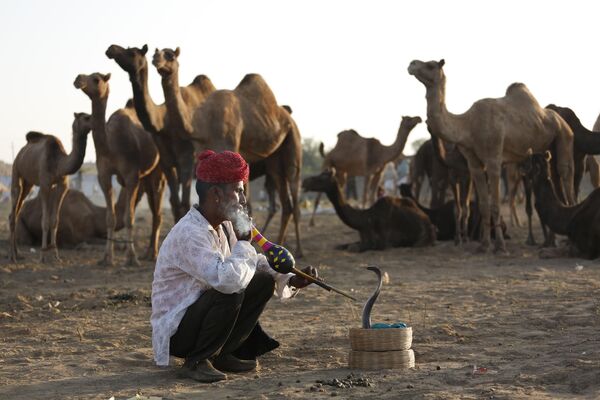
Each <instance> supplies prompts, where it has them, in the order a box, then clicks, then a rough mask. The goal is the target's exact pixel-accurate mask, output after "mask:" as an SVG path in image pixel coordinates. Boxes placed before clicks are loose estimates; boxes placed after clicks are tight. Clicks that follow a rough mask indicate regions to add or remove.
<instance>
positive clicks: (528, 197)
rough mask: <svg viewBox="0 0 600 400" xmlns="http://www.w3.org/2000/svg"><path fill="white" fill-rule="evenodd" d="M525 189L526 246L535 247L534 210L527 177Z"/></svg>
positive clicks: (524, 180) (524, 184)
mask: <svg viewBox="0 0 600 400" xmlns="http://www.w3.org/2000/svg"><path fill="white" fill-rule="evenodd" d="M523 189H524V191H525V213H527V231H528V233H527V241H526V242H525V244H527V245H529V246H535V238H534V237H533V226H532V221H531V217H532V214H533V208H532V207H531V184H530V182H529V180H528V179H527V178H526V177H523Z"/></svg>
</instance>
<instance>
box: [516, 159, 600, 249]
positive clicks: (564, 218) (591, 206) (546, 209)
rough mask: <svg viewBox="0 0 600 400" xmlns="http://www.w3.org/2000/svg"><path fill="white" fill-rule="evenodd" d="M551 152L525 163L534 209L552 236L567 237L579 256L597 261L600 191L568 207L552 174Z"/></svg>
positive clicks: (599, 232)
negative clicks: (559, 193) (532, 194)
mask: <svg viewBox="0 0 600 400" xmlns="http://www.w3.org/2000/svg"><path fill="white" fill-rule="evenodd" d="M550 159H551V155H550V152H546V153H545V154H533V155H532V156H531V157H530V158H529V159H528V160H526V162H525V163H524V165H525V167H524V168H525V169H526V171H527V174H528V175H529V176H530V177H531V180H532V182H533V191H534V193H535V208H536V210H537V212H538V215H539V216H540V220H541V222H542V224H543V225H547V226H548V227H549V228H550V230H551V231H552V232H555V233H558V234H559V235H566V236H567V237H568V238H569V240H570V242H571V244H573V245H574V247H575V249H573V250H576V252H577V253H579V254H577V255H579V256H583V257H586V258H590V259H593V258H597V257H598V256H599V255H600V250H599V249H600V189H595V190H594V191H593V192H592V193H590V195H589V196H588V197H587V198H586V199H585V200H584V201H582V202H581V203H579V204H577V205H574V206H565V205H564V204H563V203H562V202H561V201H560V200H559V198H558V196H557V194H556V190H555V188H554V184H553V183H552V179H551V172H550Z"/></svg>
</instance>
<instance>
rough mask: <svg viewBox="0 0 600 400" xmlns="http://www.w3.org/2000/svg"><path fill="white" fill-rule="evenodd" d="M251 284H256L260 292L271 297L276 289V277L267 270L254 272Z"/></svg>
mask: <svg viewBox="0 0 600 400" xmlns="http://www.w3.org/2000/svg"><path fill="white" fill-rule="evenodd" d="M250 284H251V285H253V286H255V287H256V289H257V290H258V291H259V292H261V293H265V295H267V296H268V297H271V296H272V295H273V291H274V290H275V279H274V278H273V276H272V275H270V274H269V273H267V272H262V271H261V272H257V273H256V274H254V277H253V278H252V281H251V282H250Z"/></svg>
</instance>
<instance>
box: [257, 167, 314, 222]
mask: <svg viewBox="0 0 600 400" xmlns="http://www.w3.org/2000/svg"><path fill="white" fill-rule="evenodd" d="M265 190H266V191H267V196H268V197H269V212H268V214H267V219H266V221H265V224H264V225H263V228H262V230H261V232H262V233H265V232H266V231H267V228H268V227H269V224H270V223H271V220H272V219H273V216H274V215H275V213H277V200H275V192H276V189H275V184H274V183H273V180H272V178H271V177H270V176H269V175H267V176H266V177H265ZM315 211H316V208H315ZM313 217H314V215H313Z"/></svg>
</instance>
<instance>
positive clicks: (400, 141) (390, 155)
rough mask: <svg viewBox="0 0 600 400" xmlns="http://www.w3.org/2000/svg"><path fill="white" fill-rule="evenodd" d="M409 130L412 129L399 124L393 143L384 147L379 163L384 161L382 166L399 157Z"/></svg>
mask: <svg viewBox="0 0 600 400" xmlns="http://www.w3.org/2000/svg"><path fill="white" fill-rule="evenodd" d="M411 130H412V128H407V127H406V126H403V125H402V124H400V127H399V128H398V133H397V134H396V140H394V143H393V144H392V145H391V146H385V147H384V152H383V154H382V157H381V161H385V163H384V164H382V165H385V164H387V163H388V162H390V161H394V160H396V159H397V158H398V157H400V154H402V151H403V150H404V146H406V140H407V139H408V134H409V133H410V131H411Z"/></svg>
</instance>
